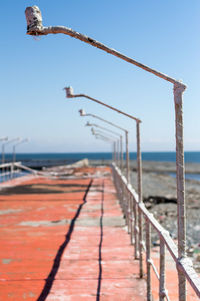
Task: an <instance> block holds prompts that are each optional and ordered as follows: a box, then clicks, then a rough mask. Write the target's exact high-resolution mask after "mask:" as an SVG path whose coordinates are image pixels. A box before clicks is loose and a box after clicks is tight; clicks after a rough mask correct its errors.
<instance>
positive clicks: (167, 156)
mask: <svg viewBox="0 0 200 301" xmlns="http://www.w3.org/2000/svg"><path fill="white" fill-rule="evenodd" d="M136 157H137V154H136V152H130V160H136ZM5 158H6V160H7V161H11V160H12V154H11V153H8V154H6V156H5ZM84 158H88V159H89V160H111V159H112V153H111V152H84V153H56V152H54V153H45V152H44V153H43V152H41V153H17V154H16V159H17V160H19V161H35V160H44V161H46V160H49V161H51V160H56V161H63V160H64V161H66V162H70V163H71V162H75V161H77V160H81V159H84ZM124 158H125V153H124ZM0 159H1V155H0ZM142 159H143V160H144V161H160V162H175V161H176V153H175V152H173V151H171V152H165V151H162V152H142ZM185 162H186V163H187V162H188V163H190V162H193V163H200V151H186V152H185Z"/></svg>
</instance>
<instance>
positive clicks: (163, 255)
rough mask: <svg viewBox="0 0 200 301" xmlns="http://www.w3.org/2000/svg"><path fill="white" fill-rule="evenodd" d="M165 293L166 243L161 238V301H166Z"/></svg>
mask: <svg viewBox="0 0 200 301" xmlns="http://www.w3.org/2000/svg"><path fill="white" fill-rule="evenodd" d="M165 297H166V291H165V243H164V241H163V239H162V238H160V282H159V301H164V300H165Z"/></svg>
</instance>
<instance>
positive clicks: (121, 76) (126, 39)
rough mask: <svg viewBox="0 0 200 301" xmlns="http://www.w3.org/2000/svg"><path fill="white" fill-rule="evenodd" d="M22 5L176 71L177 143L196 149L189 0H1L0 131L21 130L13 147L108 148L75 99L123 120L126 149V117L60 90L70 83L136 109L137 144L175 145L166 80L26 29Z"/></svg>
mask: <svg viewBox="0 0 200 301" xmlns="http://www.w3.org/2000/svg"><path fill="white" fill-rule="evenodd" d="M31 5H38V6H39V7H40V9H41V11H42V15H43V24H44V25H46V26H50V25H65V26H67V27H70V28H72V29H74V30H76V31H79V32H81V33H83V34H86V35H88V36H90V37H92V38H94V39H96V40H98V41H100V42H102V43H104V44H106V45H107V46H109V47H112V48H115V49H116V50H118V51H120V52H122V53H124V54H125V55H127V56H130V57H132V58H133V59H135V60H138V61H139V62H141V63H143V64H146V65H148V66H150V67H152V68H154V69H158V70H159V71H161V72H163V73H166V74H168V75H169V76H171V77H174V78H176V79H178V80H179V79H181V80H183V82H184V83H185V84H186V85H187V87H188V88H187V90H186V91H185V93H184V137H185V138H184V141H185V150H200V134H199V133H200V118H199V112H200V101H199V99H200V97H199V96H200V92H199V79H200V34H199V32H200V18H199V16H200V1H199V0H193V1H186V0H182V1H181V0H180V1H179V0H168V1H161V0H154V1H153V0H151V1H149V0H148V1H147V0H146V1H145V0H143V1H133V0H126V1H118V0H101V1H94V0H85V1H83V0H73V1H72V0H71V1H67V0H59V1H47V0H38V1H37V0H35V1H29V0H26V1H25V0H20V1H10V0H2V1H1V11H2V16H1V22H2V24H3V26H1V39H0V66H1V72H0V80H1V98H0V99H1V100H0V102H1V104H0V105H1V118H0V123H1V133H0V134H1V136H5V135H7V136H9V137H10V138H13V137H16V136H21V137H23V138H26V137H29V138H30V140H31V141H30V142H29V143H26V144H24V145H21V146H20V147H19V151H21V152H87V151H107V150H109V146H108V145H107V144H105V143H104V142H101V141H99V140H95V139H94V138H93V136H92V135H91V133H90V130H89V128H88V127H85V126H84V125H85V123H86V121H88V120H89V119H88V118H81V117H79V114H78V110H79V109H81V108H84V109H85V110H86V111H87V112H88V113H94V114H97V115H99V116H101V117H104V118H105V119H108V120H111V121H112V122H115V123H116V124H118V125H120V126H122V127H125V128H127V129H128V130H129V131H130V150H133V151H134V150H135V149H136V143H135V140H136V139H135V130H136V129H135V123H134V122H133V121H132V120H129V119H127V118H125V117H123V116H121V115H118V114H117V113H115V112H112V111H110V110H108V109H106V108H104V107H101V106H100V105H97V104H95V103H92V102H90V101H87V100H84V99H80V100H67V99H66V98H65V93H64V91H63V90H62V89H63V87H65V86H68V85H71V86H73V88H74V91H75V93H85V94H88V95H90V96H92V97H95V98H97V99H99V100H102V101H103V102H105V103H107V104H110V105H112V106H115V107H117V108H119V109H120V110H122V111H125V112H127V113H129V114H132V115H134V116H136V117H138V118H140V119H141V120H142V125H141V132H142V133H141V142H142V150H143V151H161V150H163V151H164V150H167V151H168V150H172V151H173V150H175V138H174V136H175V134H174V131H175V129H174V123H175V122H174V103H173V86H172V84H170V83H168V82H165V81H164V80H162V79H159V78H157V77H155V76H154V75H151V74H149V73H147V72H144V71H143V70H140V69H138V68H137V67H135V66H132V65H130V64H128V63H126V62H124V61H122V60H120V59H118V58H116V57H113V56H111V55H109V54H107V53H105V52H103V51H101V50H98V49H96V48H94V47H92V46H90V45H87V44H85V43H83V42H80V41H78V40H75V39H72V38H70V37H68V36H64V35H48V36H44V37H41V38H39V39H38V40H36V39H34V38H33V37H30V36H27V35H26V21H25V15H24V10H25V8H26V6H31ZM90 121H92V122H94V120H91V119H90ZM95 122H96V123H97V121H95ZM99 124H100V123H99ZM101 125H103V124H101ZM7 150H8V151H9V148H7Z"/></svg>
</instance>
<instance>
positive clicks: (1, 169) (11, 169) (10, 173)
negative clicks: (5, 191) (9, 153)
mask: <svg viewBox="0 0 200 301" xmlns="http://www.w3.org/2000/svg"><path fill="white" fill-rule="evenodd" d="M19 164H21V163H20V162H16V163H4V164H1V165H0V182H1V183H2V182H6V181H9V180H11V179H13V178H15V177H17V176H18V174H19V173H20V169H19V167H18V165H19Z"/></svg>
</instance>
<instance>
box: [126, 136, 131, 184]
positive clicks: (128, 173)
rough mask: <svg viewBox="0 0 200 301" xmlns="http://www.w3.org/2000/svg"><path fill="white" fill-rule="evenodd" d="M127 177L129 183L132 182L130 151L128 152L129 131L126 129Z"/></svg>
mask: <svg viewBox="0 0 200 301" xmlns="http://www.w3.org/2000/svg"><path fill="white" fill-rule="evenodd" d="M126 179H127V184H129V182H130V171H129V152H128V132H127V131H126Z"/></svg>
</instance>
